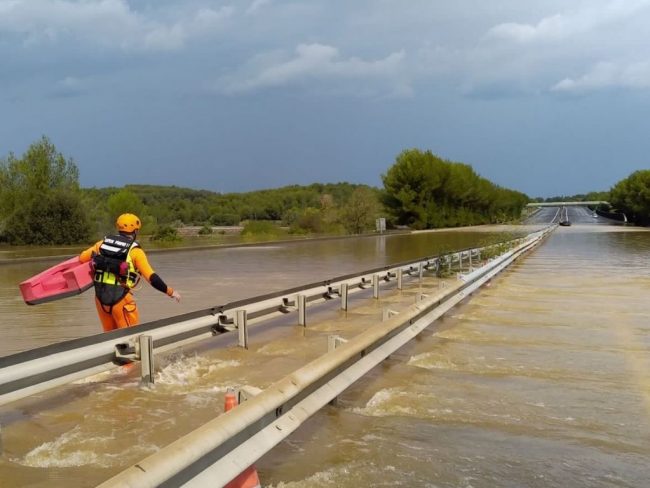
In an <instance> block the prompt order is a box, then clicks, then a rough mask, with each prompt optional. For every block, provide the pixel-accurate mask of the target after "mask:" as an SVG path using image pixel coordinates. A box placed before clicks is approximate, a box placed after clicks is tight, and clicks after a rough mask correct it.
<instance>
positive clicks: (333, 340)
mask: <svg viewBox="0 0 650 488" xmlns="http://www.w3.org/2000/svg"><path fill="white" fill-rule="evenodd" d="M345 342H348V341H347V339H343V337H341V336H338V335H329V336H327V352H332V351H333V350H334V349H336V348H337V347H339V346H340V345H341V344H343V343H345ZM338 399H339V397H337V396H336V397H334V398H332V399H331V400H330V403H329V404H330V405H334V406H335V405H336V403H337V401H338Z"/></svg>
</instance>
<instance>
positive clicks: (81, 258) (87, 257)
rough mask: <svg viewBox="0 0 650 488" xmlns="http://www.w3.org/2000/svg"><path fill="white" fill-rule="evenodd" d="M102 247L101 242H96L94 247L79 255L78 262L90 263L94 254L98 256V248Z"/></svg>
mask: <svg viewBox="0 0 650 488" xmlns="http://www.w3.org/2000/svg"><path fill="white" fill-rule="evenodd" d="M101 245H102V241H99V242H96V243H95V245H94V246H92V247H89V248H88V249H86V250H85V251H82V252H81V254H79V262H80V263H87V262H88V261H90V260H91V259H92V258H93V256H94V255H95V254H99V246H101Z"/></svg>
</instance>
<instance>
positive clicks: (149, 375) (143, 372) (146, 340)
mask: <svg viewBox="0 0 650 488" xmlns="http://www.w3.org/2000/svg"><path fill="white" fill-rule="evenodd" d="M138 341H139V343H140V377H141V378H142V382H143V383H144V384H145V385H152V384H153V381H154V363H153V338H152V337H151V336H148V335H141V336H139V337H138Z"/></svg>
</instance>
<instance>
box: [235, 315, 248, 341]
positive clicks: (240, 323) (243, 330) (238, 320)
mask: <svg viewBox="0 0 650 488" xmlns="http://www.w3.org/2000/svg"><path fill="white" fill-rule="evenodd" d="M235 325H236V326H237V332H238V333H239V347H243V348H244V349H248V313H247V312H246V310H237V314H236V315H235Z"/></svg>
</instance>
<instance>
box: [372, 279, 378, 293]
mask: <svg viewBox="0 0 650 488" xmlns="http://www.w3.org/2000/svg"><path fill="white" fill-rule="evenodd" d="M372 298H379V275H378V274H374V275H372Z"/></svg>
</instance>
